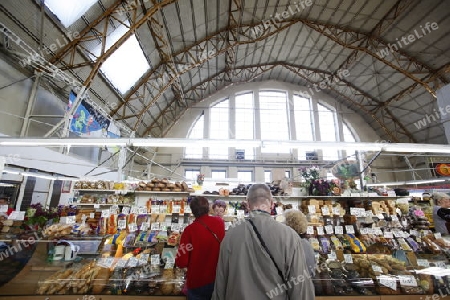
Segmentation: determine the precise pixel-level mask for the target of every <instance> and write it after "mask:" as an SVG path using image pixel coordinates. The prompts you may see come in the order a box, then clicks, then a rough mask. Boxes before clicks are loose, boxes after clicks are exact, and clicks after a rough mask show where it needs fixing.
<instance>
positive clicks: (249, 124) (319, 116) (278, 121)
mask: <svg viewBox="0 0 450 300" xmlns="http://www.w3.org/2000/svg"><path fill="white" fill-rule="evenodd" d="M205 114H206V115H207V117H204V116H203V115H202V116H201V117H200V118H199V119H198V120H197V122H196V124H194V125H193V127H192V129H191V131H190V133H189V135H188V138H196V139H198V138H209V139H215V138H216V139H237V140H239V139H246V140H251V139H261V140H277V141H283V140H298V141H305V142H311V141H328V142H335V141H345V142H355V141H356V139H355V136H354V134H353V133H352V131H351V130H350V128H349V126H348V125H347V124H346V123H345V122H343V121H342V118H339V117H338V114H337V112H336V110H335V109H334V108H333V107H332V106H330V105H328V104H325V103H321V102H320V101H317V100H316V99H311V98H305V97H304V96H301V95H299V94H296V93H295V92H292V93H290V92H289V91H283V90H263V89H262V90H256V91H248V92H240V93H236V94H233V95H229V96H228V97H227V98H224V99H222V100H219V101H216V102H215V103H214V105H212V106H211V107H210V108H209V110H208V111H205ZM205 129H206V130H205ZM234 150H235V151H236V152H239V153H245V154H244V155H243V156H242V157H241V158H240V159H246V160H253V159H264V158H265V156H270V155H273V154H274V153H275V154H277V155H290V154H292V153H297V155H298V159H299V160H306V159H308V157H307V152H315V151H317V150H318V149H310V150H309V151H304V150H301V151H300V150H298V151H296V152H293V149H290V148H287V147H270V146H265V147H261V149H259V150H258V149H256V150H258V151H256V152H255V149H254V148H245V147H241V148H239V149H238V148H236V149H234ZM206 153H207V158H209V159H216V160H217V159H219V160H220V159H224V160H227V159H234V158H237V157H235V153H232V152H231V151H229V149H228V148H227V147H220V146H218V147H210V148H208V150H207V152H206ZM321 153H322V159H323V160H329V161H334V160H339V159H341V158H342V157H341V156H342V153H341V151H338V150H334V149H323V150H322V151H321ZM202 154H203V148H199V147H195V145H193V146H190V147H187V148H186V150H185V158H202ZM258 155H259V157H257V156H258Z"/></svg>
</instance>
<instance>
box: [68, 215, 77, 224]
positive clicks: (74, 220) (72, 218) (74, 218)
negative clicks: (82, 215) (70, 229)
mask: <svg viewBox="0 0 450 300" xmlns="http://www.w3.org/2000/svg"><path fill="white" fill-rule="evenodd" d="M76 221H77V220H76V216H67V217H66V224H69V225H71V224H75V222H76Z"/></svg>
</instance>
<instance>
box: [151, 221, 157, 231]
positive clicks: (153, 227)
mask: <svg viewBox="0 0 450 300" xmlns="http://www.w3.org/2000/svg"><path fill="white" fill-rule="evenodd" d="M151 229H152V230H159V223H158V222H155V223H152V225H151Z"/></svg>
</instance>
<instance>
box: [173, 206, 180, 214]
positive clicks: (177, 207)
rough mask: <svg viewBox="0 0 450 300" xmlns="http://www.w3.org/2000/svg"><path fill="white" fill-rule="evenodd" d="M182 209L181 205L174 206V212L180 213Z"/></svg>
mask: <svg viewBox="0 0 450 300" xmlns="http://www.w3.org/2000/svg"><path fill="white" fill-rule="evenodd" d="M180 210H181V205H174V206H172V213H175V214H179V213H180Z"/></svg>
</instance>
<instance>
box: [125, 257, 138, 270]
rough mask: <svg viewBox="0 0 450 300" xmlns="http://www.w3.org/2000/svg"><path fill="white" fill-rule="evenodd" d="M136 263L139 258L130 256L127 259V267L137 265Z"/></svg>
mask: <svg viewBox="0 0 450 300" xmlns="http://www.w3.org/2000/svg"><path fill="white" fill-rule="evenodd" d="M138 264H139V260H138V259H137V258H136V257H130V259H128V268H134V267H137V265H138Z"/></svg>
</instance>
